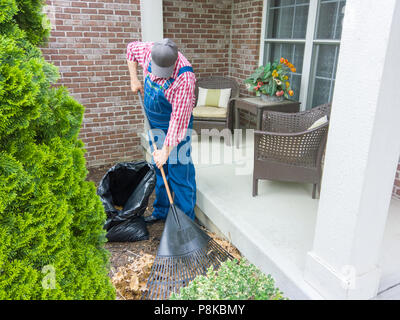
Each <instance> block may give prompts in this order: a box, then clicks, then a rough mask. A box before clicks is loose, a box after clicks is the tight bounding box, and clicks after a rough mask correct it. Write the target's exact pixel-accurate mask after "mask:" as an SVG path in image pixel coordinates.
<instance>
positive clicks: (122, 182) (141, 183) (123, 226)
mask: <svg viewBox="0 0 400 320" xmlns="http://www.w3.org/2000/svg"><path fill="white" fill-rule="evenodd" d="M155 184H156V174H155V170H154V167H153V166H152V165H151V164H149V163H147V162H146V161H139V162H122V163H118V164H116V165H115V166H113V167H112V168H111V169H109V170H108V171H107V173H106V174H105V175H104V177H103V179H101V181H100V185H99V187H98V188H97V194H98V195H99V196H100V199H101V201H102V202H103V206H104V209H105V211H106V213H107V221H106V223H105V225H104V229H106V230H107V239H108V241H110V242H133V241H140V240H147V239H148V238H149V232H148V230H147V227H146V223H145V222H144V219H143V217H142V215H143V213H144V212H145V211H146V208H147V205H148V202H149V197H150V195H151V194H152V192H153V190H154V187H155ZM118 207H119V208H121V207H122V209H121V210H119V209H118Z"/></svg>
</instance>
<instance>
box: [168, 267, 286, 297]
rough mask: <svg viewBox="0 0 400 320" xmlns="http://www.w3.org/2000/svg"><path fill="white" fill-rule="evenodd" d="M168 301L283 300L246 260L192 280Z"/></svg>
mask: <svg viewBox="0 0 400 320" xmlns="http://www.w3.org/2000/svg"><path fill="white" fill-rule="evenodd" d="M170 299H171V300H283V299H284V297H283V296H282V292H280V291H279V289H277V288H275V286H274V280H273V279H272V277H271V276H270V275H268V276H266V275H265V274H264V273H262V272H261V271H260V270H259V269H258V268H257V267H256V266H254V265H253V264H250V263H249V262H248V261H247V260H246V259H242V260H241V261H240V262H238V261H237V260H231V261H226V262H224V263H223V264H222V265H221V267H220V268H219V270H218V271H217V272H216V271H214V270H213V269H212V268H210V269H209V270H208V272H207V276H198V277H196V278H195V279H194V280H193V281H192V282H191V283H190V284H189V285H188V286H187V287H185V288H182V289H181V291H180V293H179V294H172V295H171V297H170Z"/></svg>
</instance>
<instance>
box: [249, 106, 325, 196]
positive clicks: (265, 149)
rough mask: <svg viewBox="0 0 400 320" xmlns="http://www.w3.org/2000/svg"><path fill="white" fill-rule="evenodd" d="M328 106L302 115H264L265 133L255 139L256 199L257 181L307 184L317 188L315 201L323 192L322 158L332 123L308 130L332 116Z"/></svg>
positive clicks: (258, 133) (259, 133)
mask: <svg viewBox="0 0 400 320" xmlns="http://www.w3.org/2000/svg"><path fill="white" fill-rule="evenodd" d="M330 110H331V105H330V104H325V105H321V106H318V107H316V108H313V109H311V110H308V111H305V112H300V113H292V114H290V113H280V112H265V113H264V115H263V124H262V129H263V131H256V132H255V137H254V171H253V196H254V197H255V196H257V194H258V180H260V179H268V180H277V181H291V182H305V183H312V184H314V188H313V193H312V197H313V199H315V198H316V192H317V188H318V192H319V191H320V188H321V176H322V166H321V162H322V156H323V153H324V150H325V145H326V139H327V133H328V127H329V122H328V123H325V124H323V125H321V126H319V127H318V128H315V129H312V130H308V128H310V127H311V126H312V125H313V124H314V122H315V121H317V120H318V119H320V118H322V117H324V116H325V115H326V116H328V119H329V116H330Z"/></svg>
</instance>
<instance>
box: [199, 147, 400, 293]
mask: <svg viewBox="0 0 400 320" xmlns="http://www.w3.org/2000/svg"><path fill="white" fill-rule="evenodd" d="M224 155H225V157H224ZM230 156H232V158H228V157H230ZM193 159H194V162H195V163H196V177H197V190H198V192H197V207H196V215H197V218H198V219H199V220H200V221H201V223H203V224H204V225H206V226H207V227H208V228H210V229H211V230H215V231H219V232H220V233H222V234H223V235H224V236H225V237H226V238H227V239H229V240H230V241H232V243H233V244H234V245H235V246H236V247H237V248H238V249H239V250H240V251H241V252H242V254H243V255H244V256H245V257H246V258H248V259H249V260H250V261H251V262H252V263H254V264H256V265H257V266H258V267H259V268H261V269H262V270H263V271H264V272H266V273H270V274H271V275H272V276H273V277H274V279H275V280H276V282H277V285H278V287H279V288H280V289H281V290H282V291H283V292H284V293H285V295H286V296H288V297H289V298H292V299H321V298H322V297H321V296H320V295H319V293H318V292H317V291H316V290H315V289H314V288H313V287H311V286H310V285H309V284H308V283H307V282H306V281H305V280H304V269H305V264H306V257H307V253H308V252H309V251H311V250H312V248H313V240H314V233H315V228H316V221H317V212H318V204H319V201H318V200H313V199H312V198H311V192H312V186H311V185H307V184H298V183H281V182H273V181H260V182H259V196H258V197H254V198H253V197H252V174H251V172H249V171H248V170H247V169H244V168H245V167H246V166H247V165H248V164H252V163H253V146H252V143H246V144H244V145H242V146H241V148H240V149H238V150H237V149H236V148H232V147H227V146H226V145H224V144H223V143H220V142H219V141H214V142H212V143H210V144H208V143H204V144H203V145H201V144H200V143H198V142H197V141H194V142H193ZM216 161H219V162H216ZM399 251H400V201H399V200H395V199H393V200H392V202H391V205H390V209H389V215H388V220H387V224H386V229H385V233H384V241H383V245H382V249H381V257H380V260H379V263H380V267H381V270H382V275H381V279H380V285H379V290H378V291H379V293H381V295H378V297H377V298H378V299H379V298H380V297H385V298H388V299H400V292H399V291H397V292H396V290H397V289H398V287H396V286H400V257H399V255H398V252H399Z"/></svg>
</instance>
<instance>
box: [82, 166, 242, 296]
mask: <svg viewBox="0 0 400 320" xmlns="http://www.w3.org/2000/svg"><path fill="white" fill-rule="evenodd" d="M110 167H111V166H102V167H99V168H91V169H89V174H88V176H87V180H89V181H93V182H94V183H95V184H96V186H98V184H99V182H100V180H101V179H102V177H103V176H104V175H105V173H106V172H107V170H108V169H109V168H110ZM154 198H155V194H154V193H153V194H152V195H151V196H150V200H149V205H148V207H147V209H146V212H145V214H144V216H148V215H151V213H152V211H153V202H154ZM148 230H149V234H150V236H149V240H144V241H137V242H108V243H106V245H105V247H106V249H107V250H108V251H109V252H110V253H111V259H110V262H111V268H110V277H111V279H112V281H113V283H114V285H115V286H116V288H117V299H139V293H140V290H141V286H143V281H144V280H145V278H146V274H144V273H143V272H142V269H146V270H147V269H148V267H151V263H152V259H153V258H154V257H155V256H156V254H157V249H158V245H159V244H160V239H161V235H162V232H163V230H164V222H162V221H158V222H156V223H154V224H152V225H148ZM205 231H206V232H207V233H208V234H209V235H210V236H212V237H213V238H214V240H215V241H217V242H218V243H219V244H220V245H221V246H222V247H223V248H224V249H226V250H227V251H228V252H229V253H230V254H232V255H233V256H234V257H235V258H240V257H241V255H240V252H239V251H238V250H237V249H236V248H235V247H234V246H233V245H231V244H230V243H229V242H228V241H226V240H224V239H221V238H219V237H218V236H216V235H215V234H212V233H210V232H208V231H207V230H206V229H205ZM149 264H150V265H149ZM136 282H137V284H136Z"/></svg>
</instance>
